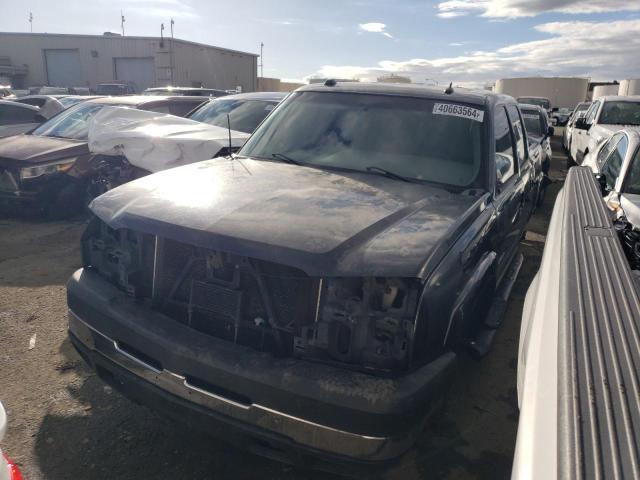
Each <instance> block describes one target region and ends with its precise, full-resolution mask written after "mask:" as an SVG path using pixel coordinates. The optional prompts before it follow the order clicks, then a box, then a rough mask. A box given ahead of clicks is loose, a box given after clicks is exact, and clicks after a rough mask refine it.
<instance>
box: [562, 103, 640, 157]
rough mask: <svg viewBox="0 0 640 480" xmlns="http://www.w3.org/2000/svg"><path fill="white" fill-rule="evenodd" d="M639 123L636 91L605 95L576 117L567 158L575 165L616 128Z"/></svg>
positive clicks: (639, 113) (639, 108)
mask: <svg viewBox="0 0 640 480" xmlns="http://www.w3.org/2000/svg"><path fill="white" fill-rule="evenodd" d="M638 125H640V95H631V96H628V97H619V96H605V97H600V98H598V99H597V100H594V102H593V103H592V104H591V107H589V110H588V111H587V113H586V115H585V117H584V118H582V119H578V120H577V121H576V122H575V124H574V126H573V132H572V136H571V158H572V159H573V161H574V162H575V163H577V164H578V165H581V164H582V161H583V160H584V157H585V155H587V154H588V153H589V152H591V151H593V150H594V149H595V148H596V147H597V146H598V145H599V144H600V143H601V142H603V141H604V140H606V139H608V138H609V137H610V136H611V135H613V134H614V133H615V132H617V131H618V130H621V129H623V128H625V127H629V126H638Z"/></svg>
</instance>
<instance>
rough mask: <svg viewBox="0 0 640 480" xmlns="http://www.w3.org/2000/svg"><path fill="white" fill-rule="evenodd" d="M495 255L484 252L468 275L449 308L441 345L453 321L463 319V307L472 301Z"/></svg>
mask: <svg viewBox="0 0 640 480" xmlns="http://www.w3.org/2000/svg"><path fill="white" fill-rule="evenodd" d="M496 257H497V255H496V252H493V251H492V252H486V253H485V254H484V255H483V256H482V258H481V259H480V261H479V262H478V265H477V266H476V268H475V270H474V271H473V273H472V274H471V276H470V277H469V280H468V281H467V283H466V284H465V286H464V288H463V289H462V291H461V292H460V294H459V295H458V299H457V300H456V303H455V305H454V307H453V309H452V310H451V316H450V317H449V325H448V327H447V333H446V334H445V336H444V340H443V343H442V344H443V346H444V345H446V344H447V341H448V340H449V333H450V332H451V328H452V327H453V324H454V322H455V323H459V322H461V321H463V320H464V315H465V307H467V306H468V305H469V304H470V303H471V302H472V301H473V299H474V297H475V294H476V293H477V291H478V288H479V287H480V285H482V281H483V280H484V279H485V277H486V275H487V273H488V272H489V271H490V269H491V266H492V265H493V263H494V261H495V259H496Z"/></svg>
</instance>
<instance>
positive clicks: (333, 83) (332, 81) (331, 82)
mask: <svg viewBox="0 0 640 480" xmlns="http://www.w3.org/2000/svg"><path fill="white" fill-rule="evenodd" d="M336 83H337V82H336V81H335V79H333V78H330V79H328V80H327V81H326V82H324V86H325V87H335V86H336Z"/></svg>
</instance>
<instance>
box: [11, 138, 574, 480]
mask: <svg viewBox="0 0 640 480" xmlns="http://www.w3.org/2000/svg"><path fill="white" fill-rule="evenodd" d="M558 130H559V132H558V133H560V134H561V129H558ZM554 140H556V141H555V142H554V151H556V152H557V156H556V157H554V162H553V168H552V177H554V178H555V179H556V180H557V182H555V183H554V184H553V185H552V186H550V187H549V191H548V193H547V198H546V201H545V204H544V205H543V207H542V208H540V209H539V210H538V212H537V213H536V215H535V216H534V217H533V218H532V220H531V222H530V224H529V226H528V230H529V233H528V234H527V237H526V238H525V240H524V241H523V242H522V252H523V253H524V256H525V262H524V265H523V268H522V271H521V273H520V275H519V277H518V280H517V282H516V285H515V287H514V291H513V293H512V296H511V299H510V302H509V306H508V309H507V313H506V318H505V321H504V323H503V325H502V327H501V328H500V330H499V332H498V334H497V335H496V339H495V343H494V346H493V349H492V351H491V353H490V354H489V355H487V356H486V357H485V358H483V359H482V360H481V361H475V360H472V359H470V358H466V359H463V361H462V362H461V363H462V365H461V368H460V370H459V373H458V374H457V376H456V378H455V379H454V382H453V385H452V391H451V394H450V396H449V399H448V402H447V405H446V408H445V410H444V412H442V413H441V414H439V415H438V416H437V417H436V418H434V419H433V420H432V422H431V423H430V424H429V426H428V428H427V429H426V431H425V433H424V435H423V436H422V438H421V439H420V440H419V441H418V443H417V445H416V446H415V448H413V449H412V450H411V451H410V452H408V454H407V455H406V456H405V457H404V458H403V459H402V462H401V463H400V464H399V465H398V466H396V467H394V468H393V469H391V470H389V471H387V472H384V473H383V477H384V478H388V479H418V478H420V479H423V478H447V479H468V478H478V479H485V478H486V479H498V478H508V476H509V474H510V470H511V462H512V457H513V449H514V443H515V437H516V429H517V419H518V410H517V396H516V363H517V362H516V355H517V350H518V336H519V329H520V315H521V312H522V304H523V302H524V296H525V294H526V291H527V288H528V285H529V283H530V282H531V280H532V278H533V276H534V275H535V273H536V271H537V269H538V265H539V262H540V257H541V255H542V248H543V242H544V235H545V233H546V230H547V225H548V221H549V216H550V214H551V209H552V206H553V200H554V198H555V195H556V193H557V191H558V189H559V188H560V186H561V182H562V180H563V178H564V175H565V173H566V172H564V171H563V170H562V169H564V165H565V157H564V155H563V154H560V153H559V152H560V146H559V141H557V140H558V137H556V138H555V139H554ZM83 228H84V222H83V221H80V220H78V221H71V222H46V223H45V222H35V221H33V222H23V221H13V220H0V365H1V367H0V400H2V402H3V403H4V405H5V407H6V409H7V412H8V416H9V430H8V435H7V437H6V438H5V441H4V444H3V449H4V450H6V451H7V453H8V454H9V455H10V456H11V457H13V458H14V460H15V461H16V462H17V463H18V465H19V466H20V468H21V469H22V471H23V474H24V475H25V480H39V479H48V480H62V479H91V480H98V479H113V478H118V479H121V480H128V479H146V478H153V479H209V478H211V479H213V478H215V479H226V478H233V479H237V480H240V479H255V478H260V479H261V480H269V479H303V478H304V479H320V478H323V479H326V478H334V477H333V476H331V475H328V474H326V473H319V472H313V471H307V470H302V469H299V468H294V467H290V466H287V465H283V464H280V463H277V462H274V461H271V460H267V459H263V458H261V457H257V456H254V455H252V454H249V453H247V452H244V451H241V450H237V449H235V448H232V447H230V446H228V445H226V444H225V443H224V442H222V441H220V440H216V439H213V438H210V437H208V436H206V435H204V434H202V433H199V432H194V431H189V430H187V429H186V428H185V427H181V426H180V425H178V424H175V423H172V422H170V421H168V420H166V419H164V418H162V417H160V416H157V415H155V414H154V413H152V412H151V411H149V410H147V409H146V408H144V407H141V406H138V405H135V404H133V403H131V402H130V401H128V400H127V399H125V398H124V397H122V396H121V395H119V394H118V393H116V392H114V391H112V390H111V389H110V388H109V387H107V386H105V385H104V384H103V383H102V382H101V381H100V380H99V379H97V378H96V377H95V375H93V374H92V373H91V372H90V371H89V370H88V369H87V368H86V367H85V366H84V364H83V363H82V361H81V359H80V358H79V357H78V355H77V354H76V353H75V351H74V350H73V348H72V347H71V345H70V343H69V341H68V339H67V337H66V299H65V282H66V280H67V278H68V277H69V276H70V275H71V273H72V272H73V271H74V270H75V269H76V268H78V267H79V266H80V252H79V239H80V235H81V234H82V230H83ZM335 478H338V477H335Z"/></svg>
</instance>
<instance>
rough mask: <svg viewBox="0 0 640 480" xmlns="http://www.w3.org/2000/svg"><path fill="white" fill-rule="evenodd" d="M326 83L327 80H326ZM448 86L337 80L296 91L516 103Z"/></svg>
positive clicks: (498, 95) (479, 92)
mask: <svg viewBox="0 0 640 480" xmlns="http://www.w3.org/2000/svg"><path fill="white" fill-rule="evenodd" d="M325 83H326V82H325ZM445 88H446V87H437V88H436V87H427V86H424V85H415V84H401V83H395V84H394V83H374V82H336V84H335V85H334V86H327V85H326V84H311V85H305V86H303V87H300V88H298V89H297V90H296V92H341V93H369V94H376V95H397V96H403V97H421V98H431V99H435V100H442V101H449V102H451V101H453V102H463V103H472V104H477V105H486V104H491V105H493V104H495V103H497V102H498V101H500V100H504V101H508V102H510V103H516V101H515V100H514V99H513V97H510V96H509V95H502V94H498V93H494V92H490V91H488V90H470V89H466V88H462V87H454V88H453V93H450V94H448V93H445Z"/></svg>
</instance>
